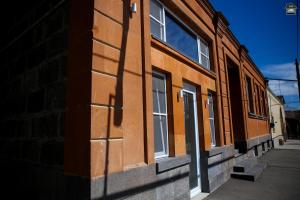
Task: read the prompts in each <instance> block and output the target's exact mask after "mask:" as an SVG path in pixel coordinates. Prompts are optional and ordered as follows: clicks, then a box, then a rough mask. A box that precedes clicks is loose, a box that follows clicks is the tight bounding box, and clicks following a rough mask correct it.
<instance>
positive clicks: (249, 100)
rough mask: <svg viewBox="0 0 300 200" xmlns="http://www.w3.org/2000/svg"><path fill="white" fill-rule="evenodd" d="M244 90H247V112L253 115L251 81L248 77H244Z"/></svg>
mask: <svg viewBox="0 0 300 200" xmlns="http://www.w3.org/2000/svg"><path fill="white" fill-rule="evenodd" d="M246 90H247V97H248V110H249V111H248V112H250V113H253V112H254V107H253V97H252V85H251V79H250V78H249V77H246Z"/></svg>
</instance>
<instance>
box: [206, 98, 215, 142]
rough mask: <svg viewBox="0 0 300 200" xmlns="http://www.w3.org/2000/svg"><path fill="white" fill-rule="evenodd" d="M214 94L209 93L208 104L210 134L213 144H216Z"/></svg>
mask: <svg viewBox="0 0 300 200" xmlns="http://www.w3.org/2000/svg"><path fill="white" fill-rule="evenodd" d="M213 99H214V98H213V94H212V93H211V92H209V93H208V106H209V123H210V136H211V146H216V128H215V112H214V100H213Z"/></svg>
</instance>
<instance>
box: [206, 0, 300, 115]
mask: <svg viewBox="0 0 300 200" xmlns="http://www.w3.org/2000/svg"><path fill="white" fill-rule="evenodd" d="M210 2H211V3H212V4H213V6H214V8H215V9H216V10H217V11H221V12H222V13H223V14H224V15H225V17H226V18H227V19H228V21H229V23H230V25H229V27H230V29H231V31H232V32H233V33H234V34H235V36H236V37H237V38H238V40H239V41H240V43H241V44H244V45H245V46H246V47H247V49H248V50H249V54H250V56H251V58H252V59H253V60H254V62H255V63H256V65H257V66H258V67H259V68H260V70H261V71H262V72H263V74H264V75H265V76H266V77H270V78H281V79H296V72H295V65H294V61H295V58H296V35H297V32H296V16H287V15H286V14H285V9H284V8H285V5H286V3H289V2H294V3H295V4H296V0H210ZM298 59H299V56H298ZM269 86H270V87H271V89H272V90H273V91H274V92H275V94H277V95H284V97H285V100H286V102H287V105H286V108H287V109H300V103H299V99H298V87H297V83H296V82H283V81H280V82H279V81H270V82H269Z"/></svg>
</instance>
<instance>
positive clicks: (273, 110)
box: [267, 88, 286, 138]
mask: <svg viewBox="0 0 300 200" xmlns="http://www.w3.org/2000/svg"><path fill="white" fill-rule="evenodd" d="M267 95H268V106H269V110H270V122H273V123H274V128H271V133H272V138H277V137H279V136H281V138H282V137H283V136H284V135H285V134H286V121H285V112H284V105H283V104H282V102H281V101H280V100H279V99H278V98H277V97H276V96H275V95H274V93H273V92H272V91H271V90H270V89H269V88H268V90H267Z"/></svg>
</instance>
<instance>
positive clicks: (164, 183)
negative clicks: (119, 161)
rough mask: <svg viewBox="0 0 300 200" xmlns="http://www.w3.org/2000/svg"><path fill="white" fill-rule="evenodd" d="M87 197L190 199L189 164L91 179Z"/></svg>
mask: <svg viewBox="0 0 300 200" xmlns="http://www.w3.org/2000/svg"><path fill="white" fill-rule="evenodd" d="M91 199H126V200H134V199H149V200H150V199H151V200H152V199H153V200H184V199H190V192H189V165H184V166H180V167H178V168H175V169H170V170H168V171H164V172H162V173H157V170H156V165H150V166H145V167H140V168H137V169H133V170H129V171H126V172H124V173H115V174H112V175H109V176H107V177H102V178H99V179H95V180H93V181H92V182H91Z"/></svg>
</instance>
